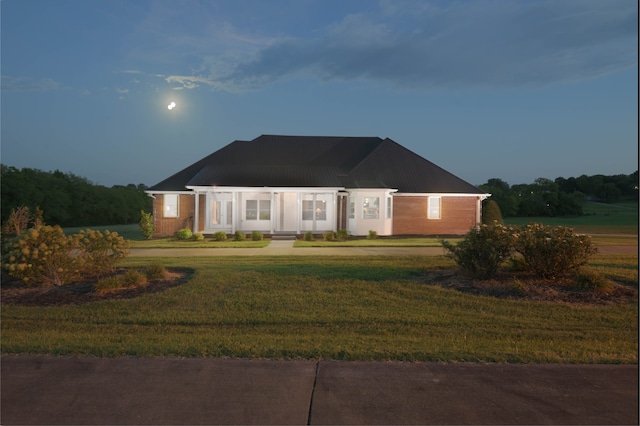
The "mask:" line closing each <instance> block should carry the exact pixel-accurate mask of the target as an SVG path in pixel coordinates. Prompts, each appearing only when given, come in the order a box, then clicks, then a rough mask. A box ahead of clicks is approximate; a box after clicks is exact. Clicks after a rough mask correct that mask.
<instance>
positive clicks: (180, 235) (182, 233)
mask: <svg viewBox="0 0 640 426" xmlns="http://www.w3.org/2000/svg"><path fill="white" fill-rule="evenodd" d="M192 237H193V231H191V229H189V228H184V229H181V230H179V231H178V232H176V238H177V239H179V240H190V239H191V238H192Z"/></svg>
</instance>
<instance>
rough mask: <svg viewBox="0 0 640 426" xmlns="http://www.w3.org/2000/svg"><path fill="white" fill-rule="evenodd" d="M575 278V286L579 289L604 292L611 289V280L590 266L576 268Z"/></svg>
mask: <svg viewBox="0 0 640 426" xmlns="http://www.w3.org/2000/svg"><path fill="white" fill-rule="evenodd" d="M575 280H576V286H577V287H578V289H580V290H587V291H595V292H599V293H606V292H608V291H609V290H611V282H610V281H609V280H607V279H606V278H605V277H603V276H602V274H600V273H599V272H598V271H595V270H593V269H591V268H586V267H583V268H580V269H578V270H576V276H575Z"/></svg>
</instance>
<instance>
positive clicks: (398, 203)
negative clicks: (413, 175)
mask: <svg viewBox="0 0 640 426" xmlns="http://www.w3.org/2000/svg"><path fill="white" fill-rule="evenodd" d="M427 203H428V198H427V197H411V196H406V197H405V196H402V197H394V198H393V234H394V235H410V234H415V235H463V234H466V233H467V232H469V229H470V228H471V227H472V226H474V225H475V224H476V208H477V199H476V197H442V215H441V217H442V218H441V219H427Z"/></svg>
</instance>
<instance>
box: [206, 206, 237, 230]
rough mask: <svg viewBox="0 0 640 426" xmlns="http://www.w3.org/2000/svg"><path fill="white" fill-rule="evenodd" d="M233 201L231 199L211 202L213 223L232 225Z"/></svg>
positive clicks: (215, 224)
mask: <svg viewBox="0 0 640 426" xmlns="http://www.w3.org/2000/svg"><path fill="white" fill-rule="evenodd" d="M232 214H233V203H232V202H231V201H217V200H213V201H212V202H211V225H213V226H217V225H231V218H232V216H231V215H232Z"/></svg>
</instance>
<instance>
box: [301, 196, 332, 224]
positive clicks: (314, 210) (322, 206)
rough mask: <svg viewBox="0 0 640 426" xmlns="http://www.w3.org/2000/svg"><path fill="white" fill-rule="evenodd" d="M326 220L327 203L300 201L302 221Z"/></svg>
mask: <svg viewBox="0 0 640 426" xmlns="http://www.w3.org/2000/svg"><path fill="white" fill-rule="evenodd" d="M314 219H315V220H327V202H326V201H324V200H302V220H314Z"/></svg>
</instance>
